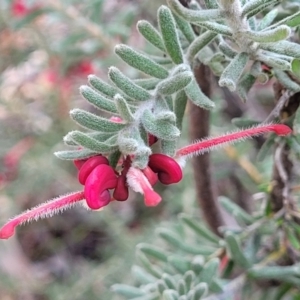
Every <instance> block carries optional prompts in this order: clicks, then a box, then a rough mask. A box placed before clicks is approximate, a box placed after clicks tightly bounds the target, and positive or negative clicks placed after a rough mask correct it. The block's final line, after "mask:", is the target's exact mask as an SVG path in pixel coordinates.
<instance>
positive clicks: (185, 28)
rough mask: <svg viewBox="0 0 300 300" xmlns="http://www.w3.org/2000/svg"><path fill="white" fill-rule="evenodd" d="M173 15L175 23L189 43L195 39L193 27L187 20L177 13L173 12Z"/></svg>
mask: <svg viewBox="0 0 300 300" xmlns="http://www.w3.org/2000/svg"><path fill="white" fill-rule="evenodd" d="M173 17H174V19H175V21H176V24H177V26H178V28H179V29H180V31H181V32H182V34H183V35H184V37H185V38H186V39H187V41H188V42H189V43H191V42H192V41H193V40H194V39H195V33H194V31H193V28H192V26H191V24H190V23H189V22H187V21H186V20H184V19H182V18H180V17H179V16H178V15H176V14H173Z"/></svg>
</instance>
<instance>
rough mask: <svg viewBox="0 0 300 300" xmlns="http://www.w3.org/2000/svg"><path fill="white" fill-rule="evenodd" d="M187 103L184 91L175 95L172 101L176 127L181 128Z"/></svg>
mask: <svg viewBox="0 0 300 300" xmlns="http://www.w3.org/2000/svg"><path fill="white" fill-rule="evenodd" d="M186 103H187V95H186V93H185V91H180V92H178V93H177V94H176V96H175V99H174V113H175V115H176V126H177V127H178V128H179V129H181V128H182V120H183V117H184V112H185V108H186Z"/></svg>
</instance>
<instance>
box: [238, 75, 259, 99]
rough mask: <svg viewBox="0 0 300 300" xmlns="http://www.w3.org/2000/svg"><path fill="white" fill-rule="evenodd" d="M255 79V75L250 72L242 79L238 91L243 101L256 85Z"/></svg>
mask: <svg viewBox="0 0 300 300" xmlns="http://www.w3.org/2000/svg"><path fill="white" fill-rule="evenodd" d="M255 81H256V78H255V76H253V75H252V74H250V73H246V74H244V75H243V76H242V78H241V80H240V81H239V84H238V86H237V89H236V91H237V93H238V95H239V96H240V98H241V99H242V101H243V102H246V101H247V99H248V93H249V91H250V89H251V88H252V86H253V85H254V83H255Z"/></svg>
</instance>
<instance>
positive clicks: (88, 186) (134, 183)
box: [0, 117, 292, 239]
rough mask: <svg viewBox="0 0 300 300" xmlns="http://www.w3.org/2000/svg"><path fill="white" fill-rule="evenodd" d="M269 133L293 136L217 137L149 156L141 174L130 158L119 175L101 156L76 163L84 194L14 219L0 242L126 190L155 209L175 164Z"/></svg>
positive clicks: (278, 128) (277, 129)
mask: <svg viewBox="0 0 300 300" xmlns="http://www.w3.org/2000/svg"><path fill="white" fill-rule="evenodd" d="M115 121H116V122H122V119H120V118H118V117H116V119H115ZM270 131H271V132H274V133H276V134H277V135H287V134H290V133H291V132H292V130H291V129H290V128H289V127H288V126H286V125H283V124H271V125H260V126H257V127H253V128H249V129H246V130H241V131H237V132H234V133H230V134H226V135H223V136H220V137H215V138H207V139H204V140H201V141H197V142H195V143H193V144H191V145H188V146H186V147H183V148H181V149H179V150H178V151H177V152H176V154H175V157H174V158H172V157H169V156H167V155H165V154H161V153H156V154H152V155H150V157H149V163H148V166H147V167H146V168H145V169H143V170H140V169H138V168H134V167H133V166H131V163H132V157H130V156H127V157H125V158H121V159H120V162H122V163H121V164H118V167H119V166H120V165H122V166H123V169H122V170H121V172H117V171H116V170H114V169H113V168H112V167H111V166H109V164H108V160H107V158H106V157H104V156H102V155H97V156H94V157H91V158H89V159H84V160H76V161H74V164H75V166H76V167H77V169H78V172H79V174H78V179H79V182H80V183H81V184H83V185H84V191H80V192H76V193H73V194H69V195H65V196H61V197H58V198H56V199H53V200H51V201H48V202H46V203H43V204H41V205H38V206H36V207H34V208H33V209H31V210H28V211H25V212H24V213H22V214H20V215H19V216H16V217H15V218H13V219H11V220H10V221H8V222H7V223H6V224H5V225H4V226H3V227H2V228H1V229H0V238H1V239H7V238H9V237H11V236H12V235H13V234H14V230H15V228H16V227H17V226H18V225H20V224H23V223H25V222H28V221H31V220H37V219H39V218H44V217H49V216H52V215H53V214H55V213H58V212H61V211H63V210H65V209H67V208H69V207H70V206H73V205H74V204H76V203H79V202H82V203H85V202H86V204H87V205H88V207H89V208H91V209H94V210H96V209H99V208H101V207H103V206H106V205H107V204H109V203H110V202H111V201H112V200H118V201H125V200H127V198H128V187H130V188H131V189H132V190H133V191H135V192H139V193H141V194H143V195H144V201H145V204H146V206H156V205H158V204H159V203H160V202H161V200H162V198H161V196H160V195H159V194H158V193H156V192H155V191H154V189H153V185H154V184H155V183H156V181H157V179H158V180H159V181H161V182H162V183H163V184H172V183H177V182H179V181H180V180H181V179H182V169H181V167H180V165H179V164H178V161H180V160H181V159H182V158H186V157H189V156H192V155H198V154H202V153H204V152H206V151H209V150H211V149H214V148H216V147H217V146H221V145H224V144H227V143H233V142H236V141H240V140H244V139H245V138H249V137H252V136H257V135H260V134H263V133H265V132H270ZM0 180H1V177H0ZM109 189H113V190H114V192H113V197H111V195H110V192H109ZM84 200H85V201H84Z"/></svg>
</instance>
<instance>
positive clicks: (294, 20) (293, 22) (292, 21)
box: [270, 11, 300, 28]
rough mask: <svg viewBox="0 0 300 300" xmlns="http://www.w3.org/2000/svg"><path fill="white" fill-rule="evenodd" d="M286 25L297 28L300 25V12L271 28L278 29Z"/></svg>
mask: <svg viewBox="0 0 300 300" xmlns="http://www.w3.org/2000/svg"><path fill="white" fill-rule="evenodd" d="M282 24H285V25H287V26H289V27H296V26H298V25H300V11H297V12H296V13H294V14H292V15H290V16H287V17H286V18H284V19H282V20H280V21H279V22H277V23H275V24H273V25H272V26H270V28H276V27H277V26H279V25H282Z"/></svg>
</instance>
